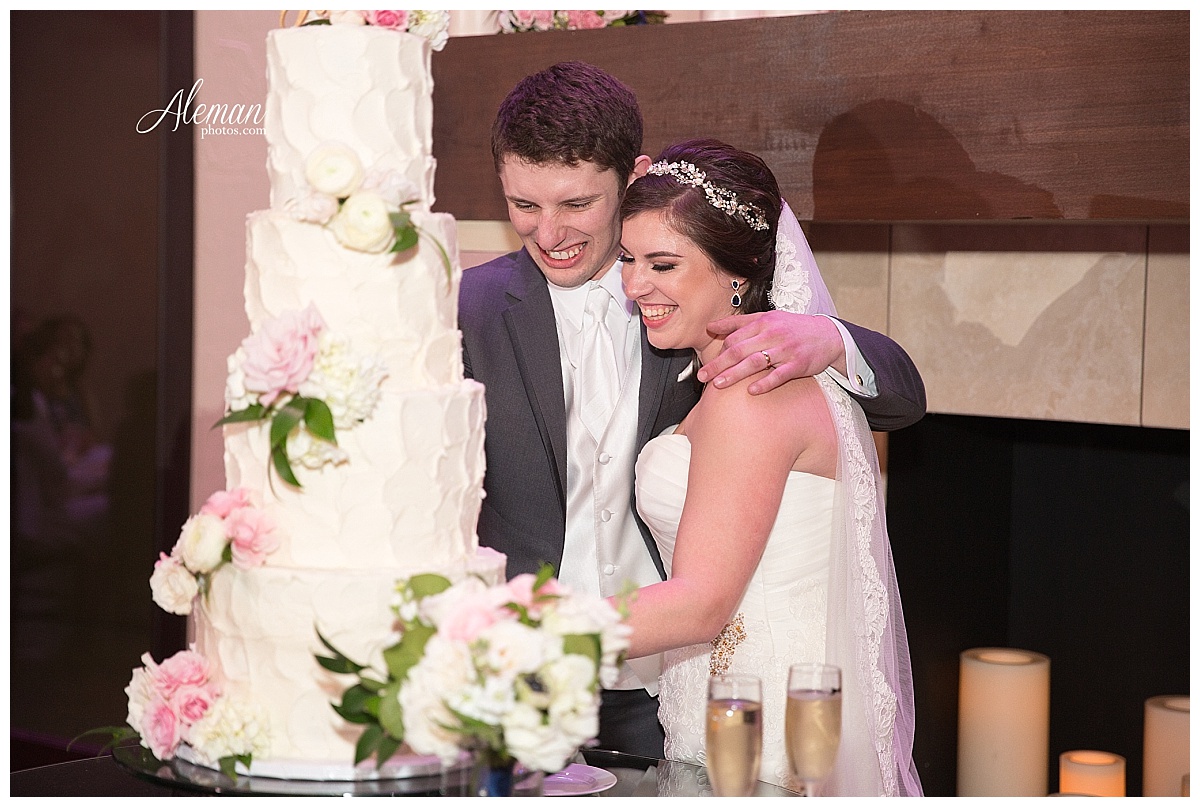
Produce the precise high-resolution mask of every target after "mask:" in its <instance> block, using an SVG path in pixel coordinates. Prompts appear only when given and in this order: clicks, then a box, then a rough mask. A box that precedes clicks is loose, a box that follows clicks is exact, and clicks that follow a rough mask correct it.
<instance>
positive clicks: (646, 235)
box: [620, 211, 737, 361]
mask: <svg viewBox="0 0 1200 807" xmlns="http://www.w3.org/2000/svg"><path fill="white" fill-rule="evenodd" d="M620 256H621V281H622V283H623V284H624V285H625V294H626V296H628V297H629V299H631V300H633V301H634V302H635V303H637V305H638V307H639V308H640V309H641V313H642V322H644V323H645V324H646V333H647V336H648V337H649V339H650V344H652V345H654V346H655V347H657V348H691V349H692V350H695V351H696V352H697V353H698V354H700V359H701V361H708V360H709V359H711V358H713V356H715V355H716V354H717V353H719V352H720V349H721V346H720V344H719V343H718V342H717V340H716V338H715V337H713V336H712V334H710V333H709V332H708V328H707V326H708V323H710V322H712V321H713V320H715V319H720V318H721V317H727V316H729V315H730V314H733V313H735V312H736V310H737V309H735V308H734V307H733V305H732V304H731V303H730V300H731V298H732V297H733V287H732V285H731V281H732V280H733V279H734V276H733V275H730V274H728V273H727V272H725V271H724V270H721V269H718V268H717V266H716V265H715V264H713V262H712V261H711V260H710V259H709V257H708V256H707V255H706V254H705V253H704V251H703V250H701V249H700V247H698V246H696V244H695V243H694V242H693V241H692V240H691V239H689V238H687V237H686V236H684V235H681V234H680V233H678V232H676V231H675V230H674V229H672V228H671V227H670V226H669V225H668V224H667V219H666V216H665V215H664V214H663V213H662V212H661V211H647V212H645V213H638V214H637V215H635V216H632V217H630V218H628V219H626V220H625V222H624V226H623V228H622V230H621V253H620Z"/></svg>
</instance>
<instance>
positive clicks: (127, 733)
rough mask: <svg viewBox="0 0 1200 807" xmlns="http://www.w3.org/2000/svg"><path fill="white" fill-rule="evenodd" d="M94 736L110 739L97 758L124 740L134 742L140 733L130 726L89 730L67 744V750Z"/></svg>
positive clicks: (101, 727) (102, 727)
mask: <svg viewBox="0 0 1200 807" xmlns="http://www.w3.org/2000/svg"><path fill="white" fill-rule="evenodd" d="M93 734H95V735H98V736H103V737H107V738H108V742H106V743H105V744H104V745H103V746H102V747H101V748H100V751H99V752H98V754H97V756H99V755H100V754H103V753H104V752H105V751H108V750H109V749H110V748H113V747H114V746H116V744H117V743H119V742H121V741H122V740H132V739H133V738H134V737H137V736H138V733H137V732H136V731H134V730H133V729H132V728H130V727H129V726H100V727H98V728H94V729H89V730H87V731H85V732H84V733H83V734H80V735H78V736H76V737H75V738H74V739H72V740H71V741H70V742H69V743H67V750H68V751H70V750H71V746H73V745H74V744H75V743H77V742H79V741H80V740H82V739H83V738H84V737H91V736H92V735H93Z"/></svg>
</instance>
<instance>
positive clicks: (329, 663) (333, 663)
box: [315, 628, 367, 675]
mask: <svg viewBox="0 0 1200 807" xmlns="http://www.w3.org/2000/svg"><path fill="white" fill-rule="evenodd" d="M315 630H316V633H317V638H318V639H319V640H320V641H321V644H322V645H324V646H325V649H326V650H328V651H329V652H330V653H333V657H332V658H327V657H325V656H317V662H318V663H319V664H320V665H321V666H322V667H324V668H325V669H327V670H329V671H330V672H335V673H351V674H354V675H357V674H358V673H360V672H362V671H363V670H365V669H366V668H367V667H366V665H365V664H359V663H358V662H356V661H351V660H350V659H349V658H347V657H346V655H345V654H344V653H343V652H342V651H341V650H338V649H337V648H336V647H334V646H333V644H332V643H331V642H330V641H329V640H328V639H326V638H325V635H324V634H322V633H321V630H320V628H316V629H315Z"/></svg>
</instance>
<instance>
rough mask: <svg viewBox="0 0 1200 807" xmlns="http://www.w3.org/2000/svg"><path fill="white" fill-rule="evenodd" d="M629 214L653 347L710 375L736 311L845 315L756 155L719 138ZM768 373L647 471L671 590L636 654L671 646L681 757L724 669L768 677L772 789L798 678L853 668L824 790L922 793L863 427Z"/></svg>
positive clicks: (694, 745)
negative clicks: (761, 388) (679, 354)
mask: <svg viewBox="0 0 1200 807" xmlns="http://www.w3.org/2000/svg"><path fill="white" fill-rule="evenodd" d="M621 214H622V219H623V231H622V239H621V256H620V260H621V261H622V263H623V269H622V280H623V282H624V285H625V292H626V294H627V295H628V296H629V298H630V299H631V300H633V301H635V302H636V303H637V305H638V306H639V307H640V309H641V315H642V321H643V322H644V324H645V326H646V330H647V333H648V335H649V339H650V342H651V344H653V345H654V346H655V347H656V348H691V349H692V350H694V351H695V352H696V356H697V360H698V362H699V363H700V364H703V363H704V362H706V361H709V360H710V359H712V358H713V357H714V356H716V355H717V353H719V352H720V350H721V347H722V340H721V338H720V337H715V336H713V335H712V334H710V333H709V332H708V331H707V330H706V328H705V325H706V323H709V322H711V321H713V320H715V319H719V318H720V317H722V316H728V315H729V314H731V313H742V314H754V313H755V312H760V311H766V310H768V309H771V308H778V309H784V310H788V311H795V312H800V313H805V314H831V315H832V314H834V313H835V311H834V306H833V302H832V300H831V299H830V297H829V292H828V290H827V289H826V288H825V285H824V283H823V281H822V280H821V277H820V274H819V273H818V271H817V267H816V263H815V261H814V260H813V257H812V252H811V251H810V250H809V247H808V243H807V241H806V240H805V238H804V234H803V232H802V231H801V229H800V226H799V224H798V223H797V222H796V219H795V217H794V216H793V214H792V212H791V210H790V209H789V208H788V207H787V205H786V203H785V202H784V201H783V200H782V198H781V196H780V193H779V188H778V184H777V183H776V181H775V178H774V176H773V175H772V174H771V171H770V169H769V168H767V166H766V164H765V163H763V161H762V160H760V159H759V158H758V157H756V156H754V155H753V154H748V153H746V152H742V151H738V150H736V149H734V148H732V147H730V146H728V145H725V144H724V143H720V142H717V141H713V140H699V141H688V142H685V143H681V144H678V145H675V146H672V147H670V148H668V149H667V150H666V151H665V152H664V153H663V154H662V155H661V156H660V157H659V158H658V159H657V160H656V162H655V163H654V165H653V166H652V167H651V168H650V170H649V173H648V174H647V175H646V176H644V177H641V178H640V179H638V180H637V181H635V182H634V183H633V184H632V185H631V186H630V187H629V189H628V192H627V195H626V197H625V200H624V203H623V206H622V209H621ZM763 355H764V358H765V360H766V361H765V363H764V368H763V373H765V372H766V371H767V369H768V368H770V367H771V358H770V356H769V355H768V354H765V353H764V354H763ZM759 375H762V373H760V374H759ZM754 378H755V376H751V377H750V378H749V379H746V380H745V381H742V382H741V383H738V384H735V385H733V386H730V387H727V388H722V389H718V388H716V387H714V386H712V385H709V386H707V387H706V388H705V389H704V391H703V394H702V395H701V398H700V402H699V403H698V404H697V405H696V407H695V408H694V409H693V410H692V411H691V413H690V414H689V415H688V416H687V417H686V418H685V419H684V420H683V422H681V423H680V424H678V425H677V426H675V427H673V429H671V430H668V431H667V432H664V433H663V434H662V435H660V436H658V437H656V438H655V439H653V440H651V441H650V442H649V443H648V444H647V445H646V447H645V448H644V449H643V450H642V453H641V455H640V456H639V458H638V461H637V471H636V501H637V507H638V512H639V513H640V515H641V516H642V518H643V520H644V521H645V522H646V524H647V525H648V526H649V527H650V530H651V532H652V533H653V534H654V538H655V540H656V541H657V543H658V546H659V551H660V552H661V554H662V558H663V562H664V564H665V567H666V569H667V572H668V579H667V580H666V581H665V582H662V583H658V584H656V585H652V586H648V587H645V588H642V589H639V590H638V591H637V596H636V598H635V599H634V602H633V603H632V606H631V614H630V624H631V625H632V627H633V635H632V644H633V646H632V648H631V653H630V655H631V656H634V657H636V656H643V655H651V654H654V653H658V652H662V651H664V650H666V651H668V652H667V653H666V656H665V663H664V670H663V675H662V679H661V683H660V692H661V695H660V707H659V718H660V720H661V721H662V724H663V727H664V729H665V730H666V735H667V739H666V754H667V757H668V758H669V759H676V760H685V761H691V762H697V763H702V762H703V761H704V704H705V688H706V682H707V680H708V677H709V676H710V675H712V674H719V673H724V672H730V673H737V672H741V673H750V674H754V675H757V676H759V677H760V678H761V679H762V681H763V699H764V703H763V715H764V724H763V726H764V728H763V732H764V733H763V766H762V773H761V778H762V779H763V780H765V781H769V782H772V783H776V784H784V785H788V784H790V777H789V774H788V767H787V759H786V755H785V750H784V742H783V726H784V703H785V700H786V689H787V670H788V666H789V665H790V664H792V663H795V662H801V661H816V662H826V663H830V664H837V665H839V666H840V667H841V668H842V671H843V684H842V686H843V695H842V697H843V707H842V709H843V711H842V742H841V746H840V749H839V753H838V759H837V763H836V764H835V767H834V771H833V773H832V775H831V776H830V777H829V779H827V780H826V782H825V784H824V792H825V793H828V794H831V795H833V794H836V795H920V794H921V785H920V781H919V779H918V777H917V773H916V767H915V765H914V764H913V761H912V741H913V725H914V718H913V696H912V673H911V670H910V667H909V658H908V644H907V639H906V636H905V632H904V620H903V615H902V613H901V609H900V597H899V593H898V591H897V586H896V579H895V573H894V570H893V568H892V559H891V551H890V547H889V545H888V539H887V531H886V527H885V524H884V506H883V499H882V495H881V490H880V479H879V469H878V461H877V459H876V454H875V446H874V443H873V441H872V439H871V434H870V432H869V430H868V428H867V423H866V420H865V418H864V416H863V414H862V411H861V410H860V409H859V407H858V405H857V404H856V403H855V402H854V401H853V400H852V399H851V398H850V397H849V396H848V395H847V393H846V392H844V391H843V389H842V388H841V387H839V386H838V385H837V384H836V383H835V382H834V381H832V380H831V379H829V378H828V377H826V376H825V375H821V376H817V377H813V378H801V379H796V380H793V381H790V382H788V383H786V384H784V385H782V386H780V387H778V388H777V389H775V390H772V391H771V392H769V393H764V394H760V395H750V394H749V392H748V391H747V389H746V388H747V386H748V385H749V383H750V382H751V381H753V379H754Z"/></svg>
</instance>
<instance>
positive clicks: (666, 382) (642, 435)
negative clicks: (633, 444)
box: [637, 324, 692, 451]
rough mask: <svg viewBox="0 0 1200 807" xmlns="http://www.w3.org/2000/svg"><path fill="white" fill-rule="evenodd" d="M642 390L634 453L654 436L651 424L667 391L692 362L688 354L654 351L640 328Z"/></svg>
mask: <svg viewBox="0 0 1200 807" xmlns="http://www.w3.org/2000/svg"><path fill="white" fill-rule="evenodd" d="M641 327H642V334H641V339H642V386H641V391H640V392H639V395H638V433H637V450H638V451H641V450H642V446H644V445H646V443H647V442H648V441H649V440H650V438H651V437H653V436H654V434H653V431H654V424H655V423H656V422H657V420H658V415H659V412H660V411H661V409H662V403H663V397H664V396H665V395H666V392H667V389H668V387H669V386H670V385H671V384H673V383H675V382H676V381H677V380H678V376H679V373H680V372H681V371H682V370H683V368H685V367H686V366H687V364H688V362H690V361H691V360H692V352H691V351H688V350H656V349H655V348H654V347H652V346H651V345H650V341H649V340H648V339H647V338H646V326H645V325H644V324H643V325H642V326H641Z"/></svg>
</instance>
